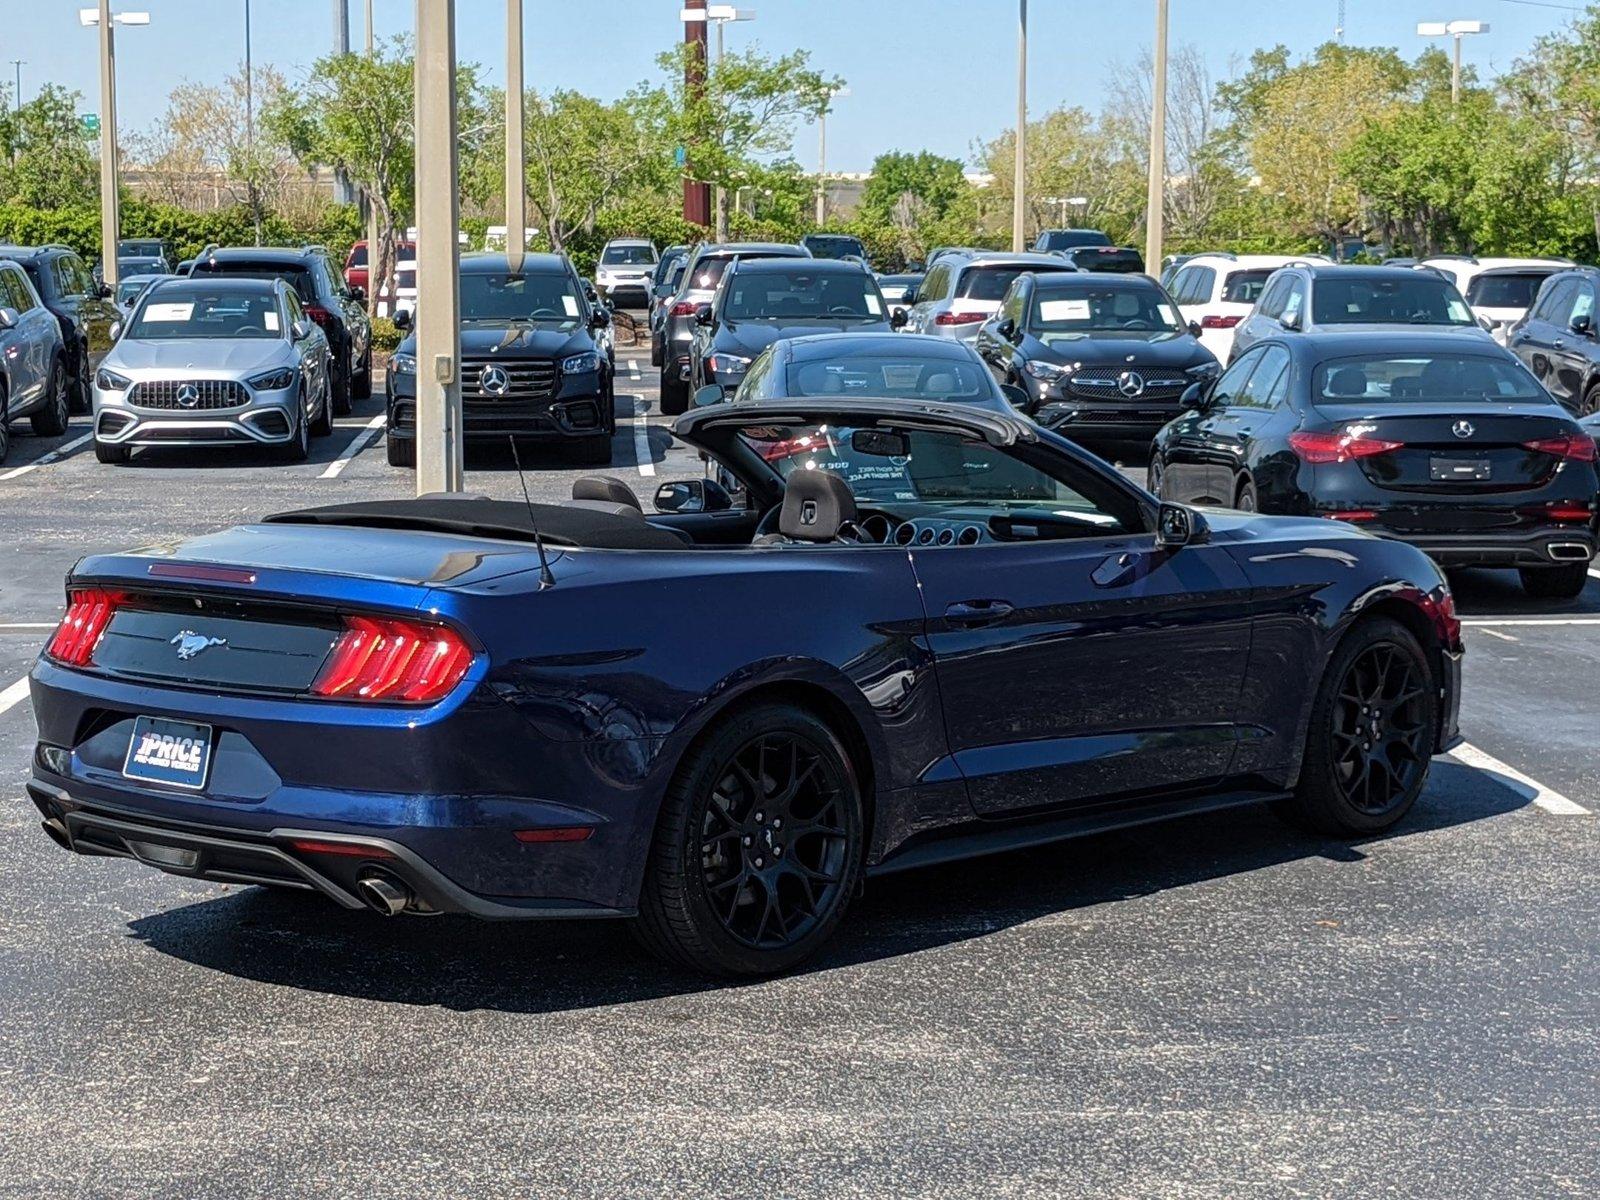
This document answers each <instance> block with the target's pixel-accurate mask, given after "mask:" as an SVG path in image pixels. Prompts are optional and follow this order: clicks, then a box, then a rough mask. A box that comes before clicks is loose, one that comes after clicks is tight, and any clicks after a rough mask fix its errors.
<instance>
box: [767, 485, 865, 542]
mask: <svg viewBox="0 0 1600 1200" xmlns="http://www.w3.org/2000/svg"><path fill="white" fill-rule="evenodd" d="M855 521H856V498H855V495H854V494H853V493H852V492H851V491H850V485H849V484H848V483H846V482H845V481H844V480H843V479H842V478H841V477H839V476H838V475H835V474H834V473H833V472H832V471H796V472H795V473H794V474H793V475H791V476H789V478H788V479H787V480H785V481H784V487H783V507H782V508H781V509H779V511H778V532H777V533H769V534H767V535H766V536H764V537H760V538H757V539H756V541H755V544H756V545H758V546H776V545H784V544H786V543H790V542H805V543H808V544H812V545H821V544H823V543H826V542H836V541H839V540H840V534H841V533H843V532H844V531H845V530H846V529H847V528H848V527H850V526H853V525H854V524H855Z"/></svg>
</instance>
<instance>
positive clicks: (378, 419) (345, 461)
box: [317, 413, 388, 479]
mask: <svg viewBox="0 0 1600 1200" xmlns="http://www.w3.org/2000/svg"><path fill="white" fill-rule="evenodd" d="M387 420H388V414H387V413H379V414H378V415H377V416H375V417H373V418H372V420H371V421H369V422H368V423H367V427H366V428H365V429H363V430H362V431H361V432H360V433H358V434H356V436H355V437H353V438H351V439H350V444H349V445H348V446H346V447H345V448H344V453H343V454H341V455H339V457H338V458H336V459H334V460H333V461H332V462H331V463H329V464H328V469H327V470H326V471H324V472H323V473H322V474H321V475H318V476H317V478H318V479H337V478H339V473H340V472H341V471H343V470H344V469H345V468H346V467H348V466H349V465H350V460H351V459H353V458H354V457H355V456H356V455H358V454H360V453H361V452H362V451H363V450H365V449H366V448H367V443H368V442H370V441H371V440H372V439H373V438H375V437H376V436H377V435H378V431H379V430H380V429H382V428H383V425H384V422H385V421H387Z"/></svg>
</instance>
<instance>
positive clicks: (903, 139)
mask: <svg viewBox="0 0 1600 1200" xmlns="http://www.w3.org/2000/svg"><path fill="white" fill-rule="evenodd" d="M92 2H93V0H0V72H3V73H4V78H6V79H7V80H9V79H10V78H11V76H12V70H13V68H12V67H11V64H10V60H11V59H14V58H22V59H26V60H27V61H26V63H25V64H24V65H23V68H22V85H23V93H24V95H25V96H27V95H31V94H32V93H33V91H34V90H35V89H36V88H37V87H38V86H39V85H40V83H42V82H44V81H45V80H50V81H53V82H56V83H60V84H64V85H66V86H67V87H71V88H75V89H77V90H79V91H81V92H82V93H83V94H84V96H85V98H86V99H85V100H84V103H83V106H82V107H83V109H84V111H91V110H93V109H94V108H95V107H96V103H95V101H94V99H93V97H95V96H97V95H98V85H97V84H96V80H95V39H94V34H93V32H92V31H91V30H88V29H84V28H81V27H80V26H79V24H78V14H77V10H78V7H79V4H80V3H92ZM1570 2H1571V4H1574V5H1576V4H1577V3H1578V2H1579V0H1570ZM740 3H741V7H749V8H754V9H755V10H756V12H757V17H756V19H755V20H754V21H752V22H749V23H747V24H738V25H730V26H729V27H728V30H727V35H726V36H727V43H728V45H729V46H730V47H732V46H742V45H746V44H748V43H750V42H751V41H755V42H758V43H759V44H760V45H761V46H762V47H763V48H764V49H767V50H771V51H787V50H790V49H794V48H796V47H805V48H807V49H809V50H811V52H812V57H813V61H814V63H815V64H816V65H817V66H818V67H819V68H822V69H824V70H827V71H829V72H831V73H833V74H837V75H842V76H843V77H844V78H845V80H846V83H847V85H848V86H849V88H850V95H848V96H843V97H840V98H839V99H838V100H837V101H836V102H835V115H834V116H833V117H832V118H830V120H829V122H828V165H829V167H830V168H831V169H834V170H865V169H866V168H867V167H868V166H869V165H870V164H871V161H872V158H873V156H874V155H875V154H877V153H878V152H880V151H882V150H887V149H906V150H917V149H931V150H934V151H937V152H939V153H942V154H947V155H951V156H953V157H958V158H965V157H966V156H967V154H968V151H969V149H970V147H971V145H972V142H973V140H974V139H975V138H987V137H992V136H993V135H994V134H996V133H997V132H999V131H1000V130H1002V129H1005V128H1007V127H1008V126H1009V124H1010V122H1011V120H1012V114H1013V112H1014V107H1015V100H1014V95H1015V93H1014V91H1013V88H1014V83H1013V80H1014V72H1015V65H1014V64H1015V54H1016V49H1015V36H1016V15H1017V6H1016V0H748V3H746V0H740ZM524 6H525V11H526V14H527V15H526V24H527V75H528V81H529V84H530V85H531V86H543V87H571V88H577V89H579V90H582V91H586V92H589V93H591V94H595V95H600V96H605V97H610V96H614V95H617V94H620V93H621V92H623V91H626V90H627V89H628V87H630V86H631V85H632V84H633V83H635V82H637V81H638V80H640V79H643V78H645V77H646V76H648V75H650V74H651V73H652V72H653V71H654V63H653V59H654V56H655V55H656V53H658V52H659V51H660V50H661V49H662V48H663V47H664V46H666V45H667V44H669V43H670V42H672V41H674V40H676V39H677V38H679V37H681V36H682V26H681V25H680V24H679V22H678V16H677V14H678V11H679V9H680V7H681V4H680V2H679V0H524ZM1171 6H1172V38H1173V41H1174V42H1175V43H1192V44H1194V45H1195V46H1197V47H1198V48H1199V49H1200V50H1201V52H1202V53H1203V54H1204V55H1205V57H1206V59H1207V61H1208V63H1209V64H1210V67H1211V70H1212V73H1213V74H1214V75H1215V76H1218V77H1222V76H1224V75H1226V74H1227V73H1228V71H1229V69H1230V63H1236V62H1243V61H1244V60H1245V59H1247V58H1248V56H1249V54H1250V52H1251V51H1252V50H1254V49H1256V48H1257V47H1259V46H1269V45H1272V44H1274V43H1276V42H1283V43H1285V44H1287V45H1288V46H1290V47H1291V48H1292V49H1294V50H1295V51H1297V52H1303V51H1307V50H1310V49H1311V48H1312V47H1314V46H1316V45H1317V44H1318V43H1320V42H1323V41H1326V40H1328V38H1330V37H1331V36H1332V33H1333V28H1334V23H1335V14H1336V12H1337V8H1338V5H1337V0H1293V2H1292V3H1286V2H1285V0H1171ZM116 7H117V8H119V9H120V8H127V9H144V10H147V11H148V12H149V13H150V14H151V24H150V26H149V27H148V28H142V29H129V30H126V31H124V32H123V33H122V34H121V35H120V36H119V38H118V54H119V58H120V66H119V79H120V86H119V88H118V102H119V105H120V110H121V118H122V122H123V125H124V127H125V128H129V127H131V128H144V127H145V126H147V125H149V124H150V123H151V122H152V121H154V120H155V119H156V117H158V116H159V114H160V113H161V111H162V109H163V108H164V107H165V102H166V95H167V92H168V91H169V90H170V89H171V87H172V86H173V85H174V84H176V83H178V82H181V81H183V80H186V79H190V80H199V81H207V82H209V81H212V80H215V79H217V78H220V77H221V76H223V75H226V74H227V73H228V72H229V71H230V70H231V69H232V68H233V67H234V66H235V65H236V63H237V62H239V61H240V60H242V58H243V54H244V51H243V27H244V22H243V10H244V0H120V3H118V4H117V6H116ZM350 7H351V9H352V12H353V17H354V22H355V25H356V29H355V31H354V36H355V39H356V41H357V44H359V42H360V38H361V30H360V24H361V11H362V0H350ZM374 7H375V10H376V14H377V26H378V33H379V35H380V36H385V35H388V34H392V33H397V32H400V31H401V30H403V29H405V28H408V27H409V24H410V21H411V18H412V14H413V12H414V8H413V0H375V4H374ZM1347 8H1348V17H1347V22H1346V27H1347V31H1348V33H1347V38H1348V40H1349V41H1351V42H1355V43H1361V44H1368V45H1393V46H1398V47H1400V48H1401V49H1402V51H1403V52H1404V53H1406V54H1407V55H1408V56H1410V55H1411V54H1413V53H1415V52H1416V51H1417V50H1418V49H1420V48H1421V45H1422V41H1421V39H1419V38H1418V37H1417V36H1416V33H1415V28H1416V23H1417V22H1418V21H1419V20H1444V19H1447V18H1458V17H1461V18H1472V17H1476V18H1479V19H1482V20H1486V21H1489V22H1491V26H1492V28H1491V32H1490V33H1488V34H1486V35H1482V36H1479V37H1475V38H1469V39H1468V40H1467V50H1466V53H1467V59H1468V61H1470V62H1471V63H1473V64H1474V65H1475V66H1477V68H1478V69H1479V72H1480V73H1481V74H1486V75H1492V74H1493V73H1495V72H1497V71H1499V70H1503V69H1504V68H1506V67H1508V66H1509V65H1510V64H1511V62H1512V61H1513V60H1514V59H1515V58H1516V57H1517V56H1518V55H1520V54H1522V53H1523V52H1524V51H1525V50H1526V49H1527V47H1528V45H1529V44H1530V43H1531V42H1532V41H1533V39H1534V38H1536V37H1538V36H1539V35H1540V34H1544V33H1548V32H1550V31H1552V30H1555V29H1558V28H1559V27H1560V26H1561V25H1562V24H1564V23H1565V22H1566V21H1567V20H1568V19H1569V18H1570V17H1571V16H1572V15H1573V13H1572V11H1570V9H1569V8H1568V7H1567V5H1566V4H1564V3H1561V2H1559V0H1347ZM1031 9H1032V11H1031V13H1030V26H1031V28H1030V44H1031V54H1030V65H1029V84H1030V88H1029V91H1030V99H1029V103H1030V108H1031V110H1032V111H1033V112H1035V113H1039V112H1044V111H1046V110H1048V109H1050V108H1053V107H1055V106H1057V105H1059V104H1062V103H1069V104H1080V105H1084V106H1087V107H1090V108H1095V107H1098V104H1099V97H1100V96H1101V94H1102V93H1103V91H1104V89H1105V86H1106V83H1107V81H1108V80H1109V79H1110V78H1111V76H1112V73H1113V72H1114V71H1115V70H1116V69H1117V67H1118V66H1119V65H1120V66H1126V65H1127V64H1130V63H1131V62H1133V61H1134V60H1135V59H1136V58H1137V57H1138V54H1139V52H1140V50H1141V48H1142V47H1144V46H1146V45H1148V44H1149V42H1150V40H1151V34H1152V23H1153V11H1154V3H1153V0H1032V3H1031ZM332 10H333V3H332V0H253V14H254V15H253V21H252V27H253V31H254V48H255V57H256V60H257V61H258V62H270V63H273V64H275V65H277V66H278V67H280V68H282V69H283V70H284V71H285V73H286V74H287V75H288V76H289V78H290V79H291V80H293V79H294V78H296V77H298V76H299V75H300V74H302V73H303V71H304V69H305V67H306V66H307V65H309V63H310V62H311V61H312V59H314V58H315V57H316V56H317V55H318V54H320V53H322V52H323V51H324V49H325V48H326V47H329V46H331V43H332V37H333V34H332V29H333V19H332ZM504 12H505V6H504V4H503V3H502V2H501V0H457V29H458V33H457V38H458V45H459V52H460V54H461V57H462V58H463V59H467V60H472V61H477V62H479V63H482V64H484V65H485V66H486V67H487V68H488V72H487V73H488V75H489V76H490V78H491V79H493V80H494V81H496V82H498V81H499V80H500V79H501V78H503V75H504V70H503V63H504V51H503V40H502V39H503V33H502V31H503V29H504ZM816 156H817V144H816V134H815V131H814V129H812V128H809V127H807V128H802V129H800V130H799V131H798V133H797V137H796V157H797V158H798V159H799V161H800V162H801V163H802V164H803V165H805V166H807V167H814V166H815V164H816Z"/></svg>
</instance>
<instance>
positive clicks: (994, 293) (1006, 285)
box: [956, 263, 1072, 304]
mask: <svg viewBox="0 0 1600 1200" xmlns="http://www.w3.org/2000/svg"><path fill="white" fill-rule="evenodd" d="M1054 270H1055V273H1057V274H1060V273H1061V272H1066V271H1071V270H1072V268H1071V267H1069V266H1067V265H1066V264H1064V263H1063V264H1062V265H1061V267H1060V268H1057V269H1054ZM1024 271H1046V272H1049V271H1052V268H1051V267H1048V266H1044V265H1040V264H1035V263H1019V264H1017V265H1016V266H995V267H968V268H967V269H966V270H965V271H963V272H962V273H961V282H960V284H959V285H958V286H957V288H956V295H957V296H959V297H961V298H962V299H964V300H989V301H993V302H994V303H996V304H998V303H999V302H1000V301H1001V300H1003V299H1005V295H1006V292H1007V291H1009V290H1010V288H1011V285H1012V283H1014V282H1015V281H1016V278H1017V276H1018V275H1021V274H1022V273H1023V272H1024Z"/></svg>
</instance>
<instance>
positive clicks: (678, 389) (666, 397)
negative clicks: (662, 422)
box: [661, 371, 689, 417]
mask: <svg viewBox="0 0 1600 1200" xmlns="http://www.w3.org/2000/svg"><path fill="white" fill-rule="evenodd" d="M673 374H676V372H673ZM688 411H689V385H688V384H687V383H686V382H685V381H683V380H681V379H671V378H668V373H667V372H666V371H663V372H661V412H662V415H663V416H668V417H677V416H681V415H683V414H684V413H686V412H688Z"/></svg>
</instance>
